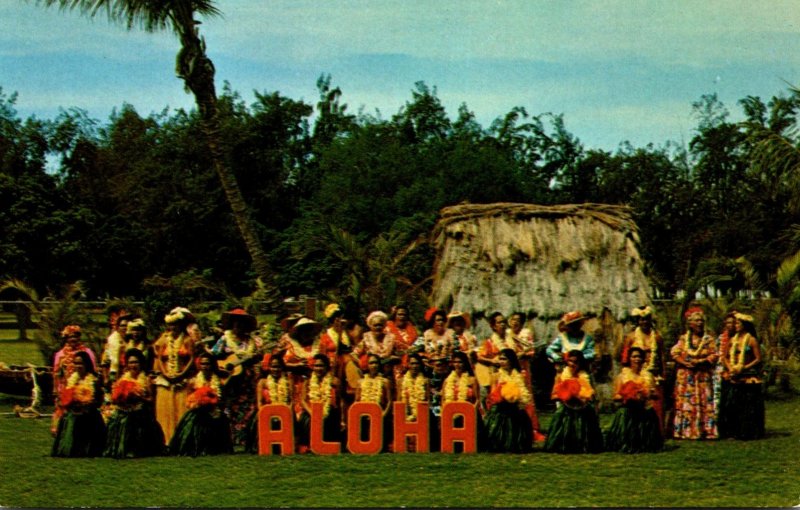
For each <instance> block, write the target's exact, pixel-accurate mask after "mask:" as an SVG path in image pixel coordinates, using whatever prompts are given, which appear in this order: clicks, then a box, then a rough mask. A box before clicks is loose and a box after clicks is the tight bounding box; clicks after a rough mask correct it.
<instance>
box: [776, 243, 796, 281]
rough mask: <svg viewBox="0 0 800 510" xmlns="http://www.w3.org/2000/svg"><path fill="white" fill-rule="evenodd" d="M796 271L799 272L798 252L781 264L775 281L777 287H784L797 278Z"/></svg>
mask: <svg viewBox="0 0 800 510" xmlns="http://www.w3.org/2000/svg"><path fill="white" fill-rule="evenodd" d="M798 271H800V250H798V251H797V252H795V253H794V254H792V255H790V256H788V257H786V258H785V259H784V260H783V262H781V265H780V266H779V267H778V274H777V276H776V278H775V281H776V283H777V284H778V286H779V287H786V286H787V285H789V284H790V283H791V282H792V280H794V279H795V278H796V277H797V276H798Z"/></svg>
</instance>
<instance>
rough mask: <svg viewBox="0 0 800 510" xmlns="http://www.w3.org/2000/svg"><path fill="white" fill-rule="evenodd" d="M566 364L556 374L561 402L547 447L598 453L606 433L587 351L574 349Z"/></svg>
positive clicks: (556, 393)
mask: <svg viewBox="0 0 800 510" xmlns="http://www.w3.org/2000/svg"><path fill="white" fill-rule="evenodd" d="M564 360H565V361H566V366H565V367H564V369H563V370H562V372H561V373H560V374H558V375H556V381H555V384H554V385H553V393H552V395H551V396H552V398H553V400H558V401H559V402H560V405H559V406H558V409H556V412H555V414H554V415H553V419H552V420H551V422H550V429H549V431H548V433H547V440H546V441H545V443H544V450H545V451H547V452H554V453H598V452H601V451H603V435H602V433H601V432H600V421H599V419H598V417H597V412H596V411H595V408H594V388H592V383H591V381H590V379H589V372H588V366H587V365H588V363H587V362H586V360H585V359H584V357H583V352H581V351H580V350H578V349H573V350H571V351H569V352H567V353H566V355H565V356H564Z"/></svg>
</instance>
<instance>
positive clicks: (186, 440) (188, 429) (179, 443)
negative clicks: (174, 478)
mask: <svg viewBox="0 0 800 510" xmlns="http://www.w3.org/2000/svg"><path fill="white" fill-rule="evenodd" d="M197 365H198V367H197V368H198V369H199V372H198V373H197V375H196V376H194V377H193V378H192V379H191V380H190V381H189V383H188V385H187V389H188V390H189V396H188V397H187V398H186V403H187V406H188V408H189V410H188V411H186V413H185V414H184V415H183V417H182V418H181V419H180V421H179V422H178V425H177V427H175V434H174V435H173V436H172V439H171V440H170V442H169V453H170V455H185V456H191V457H197V456H199V455H219V454H223V453H233V439H232V437H231V427H230V423H229V422H228V419H227V418H226V417H225V414H224V413H223V412H222V411H221V410H220V407H219V406H220V402H221V397H222V382H221V381H220V379H219V376H218V375H217V372H216V371H217V363H216V361H215V360H214V357H213V356H212V355H211V354H210V353H208V352H205V351H204V352H201V353H200V354H199V355H198V356H197Z"/></svg>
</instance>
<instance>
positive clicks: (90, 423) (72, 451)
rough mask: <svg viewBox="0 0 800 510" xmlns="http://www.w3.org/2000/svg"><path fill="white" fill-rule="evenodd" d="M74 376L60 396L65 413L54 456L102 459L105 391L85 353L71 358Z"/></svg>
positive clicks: (104, 433) (67, 381) (58, 430)
mask: <svg viewBox="0 0 800 510" xmlns="http://www.w3.org/2000/svg"><path fill="white" fill-rule="evenodd" d="M72 356H73V357H72V374H71V375H70V376H69V377H68V378H67V380H66V384H65V385H64V387H63V389H62V390H61V392H60V394H59V395H58V399H59V402H60V403H61V406H62V408H63V409H64V414H63V415H62V416H61V418H60V419H59V420H58V425H57V427H56V439H55V442H53V448H52V450H51V452H50V454H51V455H52V456H53V457H99V456H100V455H101V454H102V453H103V448H104V447H105V443H106V425H105V423H104V422H103V417H102V416H100V410H99V409H100V404H101V403H102V402H103V388H102V382H101V381H100V377H99V376H98V375H97V373H95V369H94V364H93V363H92V358H91V357H90V356H89V354H88V353H87V352H85V351H77V352H75V353H74V354H73V355H72Z"/></svg>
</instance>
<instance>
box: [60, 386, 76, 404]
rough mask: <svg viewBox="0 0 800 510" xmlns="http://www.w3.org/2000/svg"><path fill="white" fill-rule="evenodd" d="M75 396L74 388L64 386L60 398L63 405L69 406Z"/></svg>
mask: <svg viewBox="0 0 800 510" xmlns="http://www.w3.org/2000/svg"><path fill="white" fill-rule="evenodd" d="M74 398H75V389H74V388H64V389H63V390H61V395H60V400H61V405H62V406H63V407H69V406H70V405H71V404H72V401H73V400H74Z"/></svg>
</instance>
